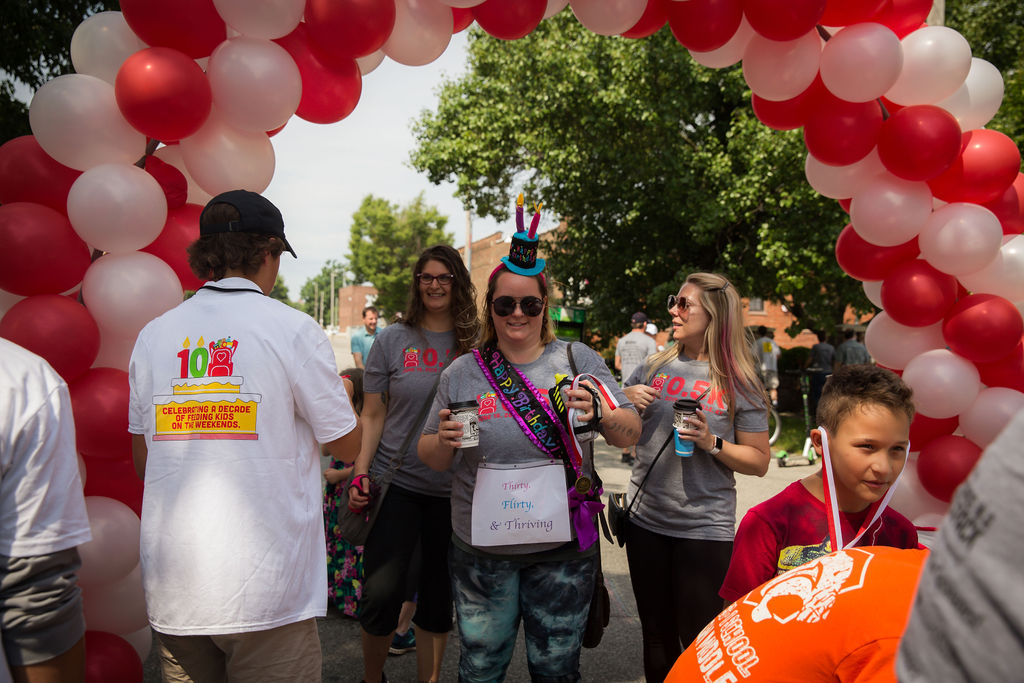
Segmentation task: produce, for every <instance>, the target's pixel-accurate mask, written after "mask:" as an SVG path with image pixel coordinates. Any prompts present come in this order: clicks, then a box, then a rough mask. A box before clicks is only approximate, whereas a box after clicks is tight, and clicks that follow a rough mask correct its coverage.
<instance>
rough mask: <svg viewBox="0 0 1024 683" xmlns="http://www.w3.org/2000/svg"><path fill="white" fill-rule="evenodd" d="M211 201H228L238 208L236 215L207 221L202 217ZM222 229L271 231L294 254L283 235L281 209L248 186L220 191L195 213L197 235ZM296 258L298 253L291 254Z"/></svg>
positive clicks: (215, 202) (208, 208)
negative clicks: (235, 219)
mask: <svg viewBox="0 0 1024 683" xmlns="http://www.w3.org/2000/svg"><path fill="white" fill-rule="evenodd" d="M214 204H229V205H231V206H233V207H235V209H236V210H237V211H238V215H239V219H238V220H237V221H231V222H230V223H208V222H206V221H204V220H203V219H204V218H205V217H206V212H207V211H209V210H210V207H211V206H213V205H214ZM222 232H251V233H256V234H260V235H273V236H274V237H276V238H278V239H279V240H281V241H282V242H284V248H285V251H287V252H289V253H291V255H292V256H295V250H294V249H292V245H290V244H288V239H287V238H286V237H285V236H284V219H283V218H282V217H281V212H280V211H279V210H278V209H277V207H276V206H274V205H273V204H272V203H271V202H270V200H269V199H267V198H266V197H264V196H263V195H260V194H257V193H255V192H250V191H249V190H230V191H228V192H222V193H220V194H219V195H217V196H216V197H214V198H213V199H211V200H210V201H208V202H206V208H204V209H203V212H202V213H201V214H200V215H199V236H200V237H203V236H205V235H215V234H218V233H222ZM295 258H298V256H295Z"/></svg>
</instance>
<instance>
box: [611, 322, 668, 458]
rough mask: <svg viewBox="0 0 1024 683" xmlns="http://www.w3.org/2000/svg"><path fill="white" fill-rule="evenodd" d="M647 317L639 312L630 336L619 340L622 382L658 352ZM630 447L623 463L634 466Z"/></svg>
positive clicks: (617, 357)
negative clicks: (647, 329)
mask: <svg viewBox="0 0 1024 683" xmlns="http://www.w3.org/2000/svg"><path fill="white" fill-rule="evenodd" d="M648 322H649V321H648V320H647V316H646V315H644V314H643V313H642V312H640V311H637V312H636V313H634V314H633V315H632V317H631V318H630V319H629V326H630V327H631V328H632V329H631V330H630V331H629V334H627V335H625V336H624V337H622V338H621V339H619V342H618V344H616V345H615V369H616V370H618V371H619V373H620V375H621V378H622V380H621V381H622V382H625V381H626V380H627V379H629V376H630V375H632V374H633V371H634V370H635V369H636V368H637V366H638V365H640V364H641V363H643V362H644V360H646V359H647V356H649V355H651V354H652V353H656V352H657V351H658V343H657V342H656V341H654V337H652V336H651V335H649V334H647V332H646V331H645V330H646V328H647V323H648ZM634 448H635V447H633V446H630V447H629V448H625V449H623V451H622V462H624V463H626V464H627V465H632V464H633V460H634V458H633V450H634Z"/></svg>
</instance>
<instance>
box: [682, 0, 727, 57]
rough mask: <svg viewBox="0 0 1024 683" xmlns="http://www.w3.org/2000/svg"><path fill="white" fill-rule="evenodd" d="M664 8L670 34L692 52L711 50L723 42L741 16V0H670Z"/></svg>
mask: <svg viewBox="0 0 1024 683" xmlns="http://www.w3.org/2000/svg"><path fill="white" fill-rule="evenodd" d="M667 9H668V25H669V27H671V29H672V35H674V36H675V37H676V40H677V41H679V44H680V45H682V46H683V47H686V48H688V49H690V50H693V51H694V52H710V51H711V50H717V49H718V48H720V47H722V46H723V45H725V44H726V43H727V42H729V39H730V38H732V37H733V36H734V35H735V34H736V30H737V29H738V28H739V27H740V20H741V19H742V18H743V3H742V2H741V0H686V2H669V3H668V8H667Z"/></svg>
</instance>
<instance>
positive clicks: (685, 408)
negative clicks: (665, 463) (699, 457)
mask: <svg viewBox="0 0 1024 683" xmlns="http://www.w3.org/2000/svg"><path fill="white" fill-rule="evenodd" d="M699 407H700V403H698V402H697V401H694V400H693V399H692V398H681V399H679V400H678V401H676V402H675V403H673V404H672V410H673V411H674V414H673V415H672V429H674V430H677V431H676V437H675V438H676V455H678V456H679V457H681V458H688V457H689V456H691V455H693V442H692V441H687V440H685V439H680V438H679V431H678V430H680V429H689V428H690V425H689V423H688V422H687V420H689V419H690V418H693V420H694V421H696V420H697V409H698V408H699Z"/></svg>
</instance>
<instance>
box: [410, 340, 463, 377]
mask: <svg viewBox="0 0 1024 683" xmlns="http://www.w3.org/2000/svg"><path fill="white" fill-rule="evenodd" d="M451 356H452V351H451V349H448V351H447V355H446V356H445V361H444V362H442V361H441V358H440V355H439V354H438V352H437V349H435V348H431V347H429V346H428V347H426V348H423V349H420V348H417V347H415V346H408V347H406V348H405V349H403V350H402V372H439V371H440V370H442V369H443V368H444V366H445V365H447V361H448V360H449V359H450V358H451Z"/></svg>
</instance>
